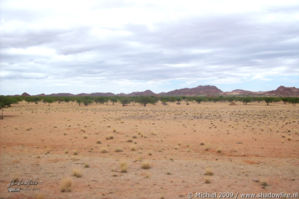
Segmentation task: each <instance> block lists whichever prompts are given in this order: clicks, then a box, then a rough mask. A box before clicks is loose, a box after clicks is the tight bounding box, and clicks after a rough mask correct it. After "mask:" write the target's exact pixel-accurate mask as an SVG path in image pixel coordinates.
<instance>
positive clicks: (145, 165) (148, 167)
mask: <svg viewBox="0 0 299 199" xmlns="http://www.w3.org/2000/svg"><path fill="white" fill-rule="evenodd" d="M141 168H142V169H150V168H152V167H151V165H150V163H148V162H143V163H142V164H141Z"/></svg>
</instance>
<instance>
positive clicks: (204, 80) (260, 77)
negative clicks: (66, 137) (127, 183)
mask: <svg viewBox="0 0 299 199" xmlns="http://www.w3.org/2000/svg"><path fill="white" fill-rule="evenodd" d="M198 85H215V86H217V87H218V88H220V89H222V90H224V91H229V90H232V89H248V90H253V91H258V90H271V89H276V88H277V87H278V86H279V85H285V86H296V87H299V1H298V0H297V1H289V0H279V1H275V0H271V1H269V0H250V1H241V0H223V1H221V0H209V1H206V0H205V1H204V0H202V1H200V0H184V1H182V0H151V1H147V0H144V1H143V0H124V1H121V0H82V1H80V0H76V1H74V0H69V1H68V0H49V1H41V0H22V1H20V0H1V1H0V94H21V93H23V92H28V93H30V94H39V93H46V94H49V93H57V92H71V93H81V92H86V93H90V92H114V93H120V92H125V93H128V92H132V91H143V90H146V89H151V90H152V91H154V92H161V91H169V90H172V89H177V88H184V87H195V86H198Z"/></svg>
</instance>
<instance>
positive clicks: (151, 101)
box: [136, 96, 158, 106]
mask: <svg viewBox="0 0 299 199" xmlns="http://www.w3.org/2000/svg"><path fill="white" fill-rule="evenodd" d="M157 101H158V98H156V97H153V96H141V97H138V98H137V99H136V102H137V103H140V104H143V106H146V105H147V104H155V103H157Z"/></svg>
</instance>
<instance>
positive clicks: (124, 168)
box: [120, 162, 128, 173]
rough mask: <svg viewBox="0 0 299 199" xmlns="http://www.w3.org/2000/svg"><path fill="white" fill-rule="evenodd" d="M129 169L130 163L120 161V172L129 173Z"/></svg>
mask: <svg viewBox="0 0 299 199" xmlns="http://www.w3.org/2000/svg"><path fill="white" fill-rule="evenodd" d="M127 171H128V165H127V163H125V162H122V163H120V172H122V173H127Z"/></svg>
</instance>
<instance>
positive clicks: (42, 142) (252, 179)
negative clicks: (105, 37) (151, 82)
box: [0, 102, 299, 199]
mask: <svg viewBox="0 0 299 199" xmlns="http://www.w3.org/2000/svg"><path fill="white" fill-rule="evenodd" d="M0 147H1V148H0V198H52V199H54V198H55V199H56V198H57V199H58V198H61V199H62V198H78V199H86V198H88V199H99V198H103V199H104V198H107V199H110V198H111V199H114V198H117V199H129V198H130V199H137V198H138V199H142V198H144V199H155V198H156V199H162V198H165V199H174V198H188V194H189V193H195V192H197V193H199V192H208V193H213V192H217V193H220V192H222V193H223V192H229V193H230V192H232V193H233V194H234V198H236V195H237V194H239V195H238V197H239V198H240V194H241V193H260V192H265V193H268V192H272V193H280V192H284V193H294V192H298V191H299V106H298V105H297V106H295V105H291V104H283V103H282V102H279V103H271V104H270V105H269V106H266V104H265V103H264V102H260V103H257V102H254V103H249V104H248V105H243V104H242V103H236V105H229V103H227V102H217V103H213V102H203V103H200V104H197V103H190V105H186V104H185V103H181V104H180V105H177V104H176V103H168V105H166V106H165V105H162V104H161V103H157V104H156V105H147V106H146V107H144V106H142V105H140V104H134V103H132V104H130V105H128V106H125V107H122V106H121V104H119V103H117V104H114V105H112V104H111V103H108V104H101V105H100V104H91V105H89V106H83V105H81V106H79V105H78V104H76V103H64V102H63V103H60V104H58V103H53V104H50V105H49V104H46V103H39V104H34V103H26V102H21V103H19V104H14V105H12V107H10V108H6V109H5V110H4V120H0ZM14 179H18V180H19V181H20V180H23V181H26V180H33V181H35V182H38V184H37V185H30V186H29V185H20V186H19V185H13V186H11V188H18V187H21V188H23V189H27V190H21V191H20V192H9V191H8V187H9V184H10V183H11V181H12V180H14Z"/></svg>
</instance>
